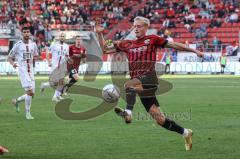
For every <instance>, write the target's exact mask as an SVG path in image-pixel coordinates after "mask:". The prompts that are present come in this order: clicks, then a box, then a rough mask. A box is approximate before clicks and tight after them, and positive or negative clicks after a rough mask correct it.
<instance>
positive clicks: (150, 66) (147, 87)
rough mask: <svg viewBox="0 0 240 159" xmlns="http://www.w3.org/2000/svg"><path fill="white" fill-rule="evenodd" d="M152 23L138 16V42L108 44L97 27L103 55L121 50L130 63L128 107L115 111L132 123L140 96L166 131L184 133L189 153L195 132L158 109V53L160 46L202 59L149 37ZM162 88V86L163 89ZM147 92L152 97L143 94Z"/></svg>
mask: <svg viewBox="0 0 240 159" xmlns="http://www.w3.org/2000/svg"><path fill="white" fill-rule="evenodd" d="M149 27H150V21H149V19H147V18H144V17H139V16H138V17H136V18H135V19H134V23H133V29H134V32H135V35H136V39H135V40H120V41H114V42H111V41H109V40H108V41H105V39H104V37H103V34H102V32H103V30H104V28H103V27H101V26H99V25H97V26H96V32H97V34H98V39H99V43H100V45H101V48H102V49H103V52H104V53H112V52H117V51H122V52H124V53H125V54H126V55H127V58H128V63H129V74H130V77H131V79H130V80H129V81H127V82H126V83H125V85H124V87H125V92H126V101H127V103H126V108H125V109H121V108H119V107H116V108H115V112H116V114H117V115H118V116H121V117H122V118H123V119H124V120H125V122H126V123H131V120H132V110H133V107H134V105H135V102H136V94H139V97H140V100H141V102H142V104H143V106H144V107H145V109H146V111H147V112H148V113H149V114H150V115H151V116H152V117H153V119H155V121H156V122H157V123H158V124H159V125H160V126H162V127H163V128H165V129H167V130H170V131H174V132H177V133H179V134H181V135H182V136H183V137H184V139H185V148H186V150H191V148H192V134H193V133H192V130H190V129H186V128H183V127H182V126H180V125H178V124H177V123H175V122H174V121H172V120H170V119H168V118H167V117H165V116H164V114H163V113H162V112H161V110H160V109H159V106H160V105H159V103H158V100H157V98H156V95H155V91H156V90H157V87H158V78H157V75H156V70H155V63H156V60H157V59H156V53H157V51H156V50H157V48H158V47H162V48H164V47H168V48H174V49H177V50H181V51H188V52H194V53H196V54H197V55H198V56H202V53H201V52H200V51H197V50H194V49H191V48H189V47H187V46H185V45H183V44H180V43H176V42H170V41H168V40H166V39H164V38H161V37H159V36H157V35H146V33H147V30H148V28H149ZM160 89H161V87H160ZM146 91H147V92H148V93H149V94H150V95H148V96H146V95H144V93H146Z"/></svg>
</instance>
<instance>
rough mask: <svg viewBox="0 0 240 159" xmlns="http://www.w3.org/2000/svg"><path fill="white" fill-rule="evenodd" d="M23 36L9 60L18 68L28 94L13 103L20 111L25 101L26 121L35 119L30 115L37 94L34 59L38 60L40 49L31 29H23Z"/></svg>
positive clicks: (13, 49)
mask: <svg viewBox="0 0 240 159" xmlns="http://www.w3.org/2000/svg"><path fill="white" fill-rule="evenodd" d="M22 36H23V39H22V40H20V41H18V42H17V43H16V44H15V45H14V46H13V48H12V49H11V51H10V53H9V55H8V60H9V62H10V64H11V65H12V66H13V67H14V68H17V67H18V75H19V78H20V81H21V84H22V87H23V88H24V90H25V92H26V94H24V95H22V96H20V97H18V98H17V99H13V100H12V103H13V104H14V105H15V106H16V109H17V111H19V102H21V101H23V100H25V110H26V119H34V118H33V117H32V115H31V113H30V108H31V103H32V97H33V96H34V93H35V79H34V70H33V59H37V58H38V48H37V44H36V43H35V42H33V41H31V40H30V29H29V28H28V27H23V28H22ZM15 61H17V63H16V62H15Z"/></svg>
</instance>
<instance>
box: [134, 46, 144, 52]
mask: <svg viewBox="0 0 240 159" xmlns="http://www.w3.org/2000/svg"><path fill="white" fill-rule="evenodd" d="M146 51H147V46H141V47H137V48H133V49H130V52H133V53H138V52H146Z"/></svg>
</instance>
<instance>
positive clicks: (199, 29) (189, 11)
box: [0, 0, 240, 49]
mask: <svg viewBox="0 0 240 159" xmlns="http://www.w3.org/2000/svg"><path fill="white" fill-rule="evenodd" d="M239 5H240V4H239V3H238V2H237V1H236V0H224V1H223V0H201V1H200V0H173V1H171V0H158V1H155V0H120V1H117V0H97V1H93V0H92V1H88V0H72V1H67V0H56V1H51V0H45V1H44V0H29V1H20V0H16V1H13V0H10V1H9V2H8V3H7V1H0V10H1V13H0V24H1V25H2V26H3V25H6V26H9V25H16V28H20V27H21V25H26V24H27V25H29V26H30V27H31V28H32V29H31V32H32V34H33V35H34V36H35V38H36V41H37V43H38V45H39V47H41V46H42V47H44V46H45V45H47V44H48V43H49V41H51V40H52V39H53V35H52V34H51V30H79V29H85V30H88V29H92V28H91V26H93V25H94V24H95V23H96V22H98V21H99V19H101V23H102V24H103V26H104V27H105V28H106V29H105V31H104V33H105V35H106V37H107V38H114V39H120V38H122V37H123V36H124V35H125V34H127V33H128V32H126V28H128V29H130V24H131V22H132V20H133V17H135V16H136V15H140V16H145V17H148V18H149V19H150V20H151V23H152V27H153V28H155V29H157V30H158V34H159V35H161V36H170V37H172V38H173V39H174V41H177V42H182V43H195V44H198V43H202V44H212V43H214V39H215V38H217V39H218V44H219V45H220V44H224V45H229V44H232V43H235V42H236V41H238V40H239V31H240V21H239V17H240V11H239V8H240V6H239ZM132 6H134V8H133V7H132ZM223 8H224V9H223ZM89 26H90V27H89ZM2 28H3V27H2ZM215 44H216V43H215ZM200 49H201V48H200Z"/></svg>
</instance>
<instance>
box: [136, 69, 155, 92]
mask: <svg viewBox="0 0 240 159" xmlns="http://www.w3.org/2000/svg"><path fill="white" fill-rule="evenodd" d="M137 79H139V80H140V81H141V83H142V86H143V89H149V88H152V87H158V78H157V74H156V72H155V71H151V72H148V73H146V74H144V75H142V76H139V77H137Z"/></svg>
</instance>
